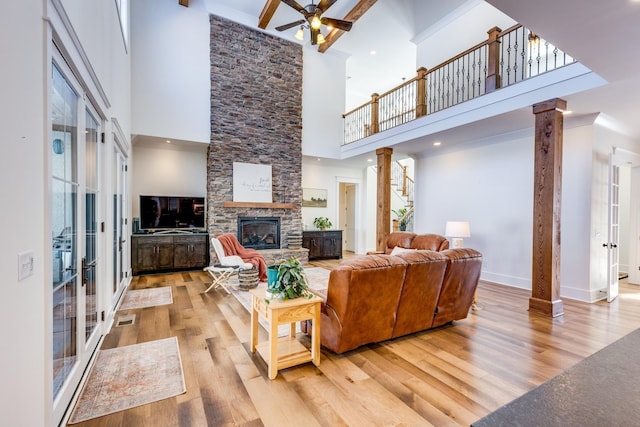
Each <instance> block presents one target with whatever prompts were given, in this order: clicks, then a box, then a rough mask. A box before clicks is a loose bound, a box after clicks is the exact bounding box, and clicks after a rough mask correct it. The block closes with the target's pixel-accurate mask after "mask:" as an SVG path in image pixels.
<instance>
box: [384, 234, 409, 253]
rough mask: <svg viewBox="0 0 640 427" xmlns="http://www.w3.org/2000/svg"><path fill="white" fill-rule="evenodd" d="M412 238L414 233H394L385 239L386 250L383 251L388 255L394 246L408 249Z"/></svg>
mask: <svg viewBox="0 0 640 427" xmlns="http://www.w3.org/2000/svg"><path fill="white" fill-rule="evenodd" d="M414 237H416V235H415V234H414V233H409V232H407V231H395V232H393V233H391V234H389V237H387V248H386V249H385V253H386V254H387V255H389V254H390V253H391V251H392V250H393V248H395V247H396V246H399V247H401V248H407V249H410V248H411V241H412V240H413V238H414Z"/></svg>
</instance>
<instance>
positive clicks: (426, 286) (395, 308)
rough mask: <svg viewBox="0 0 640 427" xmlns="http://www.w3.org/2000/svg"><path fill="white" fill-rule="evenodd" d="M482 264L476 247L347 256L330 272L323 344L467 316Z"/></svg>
mask: <svg viewBox="0 0 640 427" xmlns="http://www.w3.org/2000/svg"><path fill="white" fill-rule="evenodd" d="M481 267H482V255H481V254H480V252H478V251H476V250H474V249H447V250H444V251H441V252H436V251H425V250H416V251H408V252H404V253H401V254H399V255H397V256H394V255H386V254H382V255H367V256H363V257H359V258H354V259H351V260H346V261H343V262H342V263H341V264H340V266H338V267H336V268H334V269H333V270H332V271H331V273H330V276H329V287H328V289H327V296H326V301H325V302H324V303H323V304H322V314H321V328H320V331H321V343H322V345H323V346H324V347H326V348H328V349H330V350H332V351H334V352H336V353H342V352H345V351H348V350H353V349H355V348H357V347H359V346H361V345H364V344H368V343H373V342H380V341H384V340H388V339H390V338H396V337H400V336H403V335H407V334H411V333H414V332H417V331H421V330H424V329H430V328H434V327H436V326H440V325H443V324H445V323H448V322H451V321H453V320H459V319H464V318H465V317H467V314H468V312H469V308H470V307H471V303H472V300H473V294H474V292H475V289H476V287H477V285H478V280H479V279H480V269H481ZM305 326H306V325H305ZM303 329H308V328H306V327H304V328H303Z"/></svg>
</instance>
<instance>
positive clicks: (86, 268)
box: [82, 257, 96, 286]
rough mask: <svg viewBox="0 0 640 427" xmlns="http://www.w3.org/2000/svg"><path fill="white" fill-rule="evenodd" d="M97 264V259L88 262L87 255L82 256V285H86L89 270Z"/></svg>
mask: <svg viewBox="0 0 640 427" xmlns="http://www.w3.org/2000/svg"><path fill="white" fill-rule="evenodd" d="M95 266H96V260H95V259H94V260H93V261H91V262H90V263H88V264H87V257H82V286H84V285H86V284H87V282H88V281H89V278H88V276H87V272H88V271H89V270H90V269H92V268H93V267H95Z"/></svg>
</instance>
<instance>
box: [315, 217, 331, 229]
mask: <svg viewBox="0 0 640 427" xmlns="http://www.w3.org/2000/svg"><path fill="white" fill-rule="evenodd" d="M313 225H314V227H316V228H317V229H318V230H322V231H324V230H326V229H328V228H331V226H332V225H333V224H331V221H330V220H329V218H327V217H326V216H319V217H316V218H315V219H314V220H313Z"/></svg>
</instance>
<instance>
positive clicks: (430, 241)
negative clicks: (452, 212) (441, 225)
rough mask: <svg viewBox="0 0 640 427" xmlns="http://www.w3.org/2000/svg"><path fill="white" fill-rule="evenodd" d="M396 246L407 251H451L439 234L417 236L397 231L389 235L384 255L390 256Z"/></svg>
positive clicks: (447, 242)
mask: <svg viewBox="0 0 640 427" xmlns="http://www.w3.org/2000/svg"><path fill="white" fill-rule="evenodd" d="M396 246H397V247H400V248H405V249H424V250H429V251H444V250H445V249H449V241H448V240H447V239H446V238H445V237H444V236H441V235H439V234H415V233H409V232H407V231H395V232H393V233H391V234H389V237H388V238H387V243H386V247H385V250H384V253H385V254H387V255H389V254H390V253H391V251H393V248H395V247H396ZM381 253H383V252H378V251H376V252H368V254H381Z"/></svg>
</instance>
